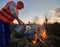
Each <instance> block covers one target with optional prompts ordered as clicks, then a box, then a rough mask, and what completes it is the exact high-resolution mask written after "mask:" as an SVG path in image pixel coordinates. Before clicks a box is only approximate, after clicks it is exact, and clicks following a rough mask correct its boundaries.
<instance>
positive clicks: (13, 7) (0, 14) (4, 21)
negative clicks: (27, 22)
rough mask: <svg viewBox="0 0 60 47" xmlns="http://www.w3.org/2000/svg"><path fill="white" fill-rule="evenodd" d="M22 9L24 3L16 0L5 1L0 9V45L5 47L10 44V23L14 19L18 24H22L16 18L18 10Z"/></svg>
mask: <svg viewBox="0 0 60 47" xmlns="http://www.w3.org/2000/svg"><path fill="white" fill-rule="evenodd" d="M21 9H24V3H23V2H22V1H18V2H17V3H15V2H14V1H10V2H7V4H6V5H5V6H4V7H3V8H2V9H1V10H0V47H5V46H6V45H9V44H10V34H11V26H10V24H11V23H12V22H13V21H14V19H16V20H17V21H18V23H19V24H21V23H22V24H24V23H23V22H22V21H21V20H20V19H19V18H18V10H21Z"/></svg>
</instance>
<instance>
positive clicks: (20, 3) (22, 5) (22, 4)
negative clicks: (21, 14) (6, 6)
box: [17, 1, 24, 9]
mask: <svg viewBox="0 0 60 47" xmlns="http://www.w3.org/2000/svg"><path fill="white" fill-rule="evenodd" d="M17 4H19V5H21V7H22V8H23V9H24V3H23V2H22V1H18V2H17Z"/></svg>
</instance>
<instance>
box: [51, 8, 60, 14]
mask: <svg viewBox="0 0 60 47" xmlns="http://www.w3.org/2000/svg"><path fill="white" fill-rule="evenodd" d="M50 12H51V13H53V14H58V13H60V8H53V9H51V10H50Z"/></svg>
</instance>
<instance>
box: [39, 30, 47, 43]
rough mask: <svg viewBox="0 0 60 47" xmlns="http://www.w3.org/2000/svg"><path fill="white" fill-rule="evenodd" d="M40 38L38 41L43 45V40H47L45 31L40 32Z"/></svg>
mask: <svg viewBox="0 0 60 47" xmlns="http://www.w3.org/2000/svg"><path fill="white" fill-rule="evenodd" d="M40 36H41V39H40V41H42V42H43V43H44V41H45V39H47V37H48V36H47V34H46V30H45V29H44V30H42V31H41V33H40Z"/></svg>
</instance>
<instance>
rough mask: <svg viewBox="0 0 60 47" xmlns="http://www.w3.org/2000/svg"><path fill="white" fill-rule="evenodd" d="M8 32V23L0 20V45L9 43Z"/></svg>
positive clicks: (9, 31) (3, 45) (9, 28)
mask: <svg viewBox="0 0 60 47" xmlns="http://www.w3.org/2000/svg"><path fill="white" fill-rule="evenodd" d="M7 22H8V21H7ZM10 34H11V26H10V24H8V23H6V22H4V21H2V20H0V47H5V46H6V45H9V44H10Z"/></svg>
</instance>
